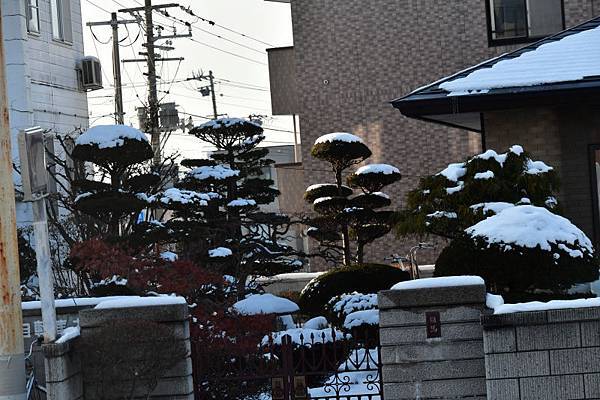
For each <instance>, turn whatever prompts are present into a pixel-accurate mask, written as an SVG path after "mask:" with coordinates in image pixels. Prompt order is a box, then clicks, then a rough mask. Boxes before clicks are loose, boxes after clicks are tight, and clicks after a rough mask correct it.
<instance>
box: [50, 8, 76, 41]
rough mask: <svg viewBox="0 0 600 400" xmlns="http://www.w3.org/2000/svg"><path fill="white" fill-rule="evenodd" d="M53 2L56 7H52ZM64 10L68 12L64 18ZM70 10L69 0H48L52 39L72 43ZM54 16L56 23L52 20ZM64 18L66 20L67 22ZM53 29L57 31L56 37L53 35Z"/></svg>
mask: <svg viewBox="0 0 600 400" xmlns="http://www.w3.org/2000/svg"><path fill="white" fill-rule="evenodd" d="M53 4H56V7H54V5H53ZM65 4H67V5H65ZM55 8H56V9H55ZM65 12H69V13H70V14H69V15H68V18H67V19H65ZM71 12H72V11H71V0H50V25H51V29H50V31H51V32H50V34H51V35H52V40H54V41H56V42H59V43H64V44H72V43H73V21H72V14H71ZM55 18H56V24H55V21H54V19H55ZM66 20H68V23H67V22H66ZM55 29H57V31H58V34H59V36H58V37H57V36H56V35H55ZM67 30H68V32H69V33H68V35H67V34H66V32H67Z"/></svg>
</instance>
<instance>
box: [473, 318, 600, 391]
mask: <svg viewBox="0 0 600 400" xmlns="http://www.w3.org/2000/svg"><path fill="white" fill-rule="evenodd" d="M482 324H483V327H484V344H485V363H486V375H487V395H488V400H504V399H506V400H519V399H540V400H541V399H598V398H600V364H599V363H598V359H599V357H600V308H582V309H572V310H569V309H562V310H551V311H538V312H527V313H518V314H504V315H502V314H501V315H489V316H484V317H482Z"/></svg>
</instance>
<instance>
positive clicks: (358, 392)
mask: <svg viewBox="0 0 600 400" xmlns="http://www.w3.org/2000/svg"><path fill="white" fill-rule="evenodd" d="M378 363H379V350H378V349H377V348H375V349H368V350H367V349H357V350H353V351H352V352H351V353H350V355H349V356H348V358H347V359H346V360H345V361H344V362H343V363H342V364H341V365H340V366H339V368H338V371H340V372H339V373H338V374H337V376H336V375H333V376H331V377H330V378H328V380H327V381H326V382H325V384H324V385H323V386H321V387H316V388H309V389H308V392H309V394H310V397H311V398H313V399H319V398H328V397H330V396H332V386H335V385H336V384H339V383H340V382H343V383H347V384H348V386H344V387H342V389H341V391H340V396H341V397H340V400H367V399H369V400H380V396H379V390H378V389H379V381H377V382H376V383H377V385H372V384H369V383H370V382H373V380H375V379H378V375H377V372H376V371H375V370H376V369H377V364H378ZM328 385H329V386H328Z"/></svg>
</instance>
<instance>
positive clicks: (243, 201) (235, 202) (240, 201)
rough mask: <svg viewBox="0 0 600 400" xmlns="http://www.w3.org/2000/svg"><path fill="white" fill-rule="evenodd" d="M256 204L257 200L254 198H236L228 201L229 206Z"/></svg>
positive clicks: (250, 205)
mask: <svg viewBox="0 0 600 400" xmlns="http://www.w3.org/2000/svg"><path fill="white" fill-rule="evenodd" d="M255 205H256V201H254V200H252V199H235V200H231V201H230V202H229V203H227V207H252V206H255Z"/></svg>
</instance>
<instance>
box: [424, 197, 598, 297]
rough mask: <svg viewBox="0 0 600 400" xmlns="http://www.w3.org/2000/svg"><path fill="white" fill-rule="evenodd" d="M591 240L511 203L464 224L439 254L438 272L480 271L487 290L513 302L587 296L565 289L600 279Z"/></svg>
mask: <svg viewBox="0 0 600 400" xmlns="http://www.w3.org/2000/svg"><path fill="white" fill-rule="evenodd" d="M598 268H599V264H598V260H597V257H596V253H595V250H594V248H593V246H592V243H591V241H590V240H589V239H588V238H587V237H586V235H585V234H584V233H583V232H582V231H581V230H580V229H578V228H577V227H576V226H575V225H573V224H572V223H571V222H570V221H569V220H567V219H566V218H563V217H560V216H558V215H556V214H553V213H551V212H550V211H548V210H547V209H545V208H542V207H535V206H530V205H521V206H514V207H509V208H507V209H505V210H504V211H501V212H500V213H498V214H497V215H494V216H491V217H489V218H487V219H485V220H483V221H481V222H479V223H477V224H475V225H474V226H472V227H470V228H468V229H466V231H465V233H464V234H463V235H462V236H460V237H459V238H457V239H455V240H453V241H452V242H451V244H450V246H449V247H447V248H446V249H445V250H444V251H443V252H442V254H441V255H440V257H439V259H438V261H437V263H436V269H435V275H436V276H449V275H479V276H481V277H483V278H484V279H485V281H486V284H487V286H488V290H489V291H491V292H493V293H496V294H501V295H502V296H503V297H504V298H505V299H507V300H508V301H511V302H515V301H524V300H531V299H542V300H543V299H552V298H568V297H590V296H593V295H592V294H591V293H584V294H582V293H577V294H569V289H570V288H571V287H572V286H574V285H576V284H579V283H585V282H591V281H594V280H597V279H598Z"/></svg>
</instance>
